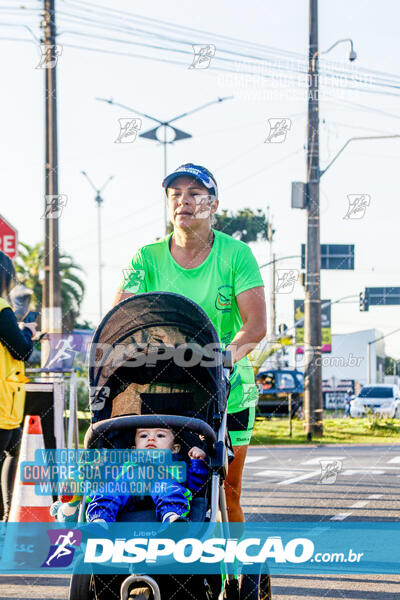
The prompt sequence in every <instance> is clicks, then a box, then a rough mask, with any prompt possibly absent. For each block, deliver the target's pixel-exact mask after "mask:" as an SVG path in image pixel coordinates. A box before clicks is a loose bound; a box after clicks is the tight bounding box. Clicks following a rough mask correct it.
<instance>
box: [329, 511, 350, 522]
mask: <svg viewBox="0 0 400 600" xmlns="http://www.w3.org/2000/svg"><path fill="white" fill-rule="evenodd" d="M350 515H351V512H347V513H338V514H337V515H334V516H333V517H331V519H330V520H331V521H344V519H347V517H349V516H350Z"/></svg>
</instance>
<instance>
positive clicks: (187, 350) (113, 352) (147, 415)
mask: <svg viewBox="0 0 400 600" xmlns="http://www.w3.org/2000/svg"><path fill="white" fill-rule="evenodd" d="M171 347H173V348H174V349H176V348H178V347H179V348H180V359H181V360H180V361H179V360H176V356H177V354H176V353H175V355H174V359H173V358H172V356H171V354H172V352H171ZM210 347H212V348H214V350H213V351H209V350H208V348H210ZM182 349H184V350H182ZM144 357H145V360H144ZM138 358H141V359H143V360H137V359H138ZM130 361H131V362H130ZM135 361H136V363H137V364H141V366H135ZM200 362H201V363H202V364H200ZM207 363H209V365H210V366H208V365H207ZM89 364H90V368H89V383H90V389H91V394H90V408H91V415H92V418H91V420H92V424H91V425H90V427H89V429H88V431H87V432H86V436H85V448H110V449H111V448H112V449H115V448H117V449H126V448H130V447H131V446H132V437H133V436H132V432H134V431H135V430H136V429H137V428H144V427H146V428H152V427H153V428H154V427H161V428H165V427H168V428H171V429H173V430H174V431H175V432H177V433H178V435H179V439H180V440H182V441H183V443H184V444H186V446H187V448H188V447H190V445H191V443H190V442H193V436H197V439H199V437H198V436H201V439H202V440H203V441H204V448H205V450H206V454H207V456H208V459H209V468H210V476H209V479H208V482H207V484H206V485H205V486H203V489H202V491H200V492H199V494H198V495H194V498H193V500H192V503H191V509H190V513H189V520H190V521H194V522H196V523H199V522H207V521H209V522H216V521H217V519H218V517H219V519H220V520H221V521H222V522H223V523H224V522H225V523H227V522H228V515H227V508H226V499H225V491H224V479H225V477H226V473H227V469H228V462H229V460H231V459H233V452H232V449H231V445H230V441H229V436H228V434H227V430H226V420H227V415H226V408H227V398H228V395H229V373H230V369H231V368H232V364H231V357H230V353H224V352H223V351H222V350H221V349H220V344H219V339H218V336H217V333H216V331H215V328H214V326H213V325H212V323H211V321H210V320H209V318H208V316H207V315H206V313H205V312H204V311H203V310H202V309H201V308H200V307H199V306H198V305H197V304H195V303H194V302H193V301H191V300H189V299H187V298H185V297H183V296H180V295H178V294H173V293H169V292H158V293H146V294H139V295H136V296H133V297H131V298H128V299H127V300H124V301H123V302H121V303H119V304H118V305H117V306H115V307H114V308H113V309H112V310H110V311H109V313H108V314H107V315H106V316H105V317H104V319H103V320H102V322H101V323H100V325H99V327H98V328H97V330H96V332H95V334H94V338H93V342H92V346H91V351H90V363H89ZM179 364H181V365H182V366H178V365H179ZM191 365H192V366H191ZM185 440H186V442H185ZM188 440H189V441H188ZM192 445H193V444H192ZM146 500H147V504H146V502H145V503H144V505H143V506H139V507H138V510H136V511H135V512H129V513H128V512H127V513H124V512H123V511H121V512H120V514H119V515H118V521H122V522H126V521H132V520H135V521H137V522H146V521H147V522H155V521H156V520H157V519H156V516H155V510H154V505H152V503H151V499H150V498H148V499H146ZM85 510H86V506H85V498H84V499H83V501H82V504H81V507H80V511H79V521H84V515H85ZM221 584H222V576H221V575H215V574H214V575H209V576H208V575H191V576H187V575H185V576H183V575H180V576H171V575H161V576H160V575H157V576H155V575H154V576H147V575H140V574H138V575H118V576H115V575H114V576H112V575H96V574H90V575H87V574H78V573H75V574H73V576H72V579H71V584H70V591H69V600H103V599H104V600H105V599H106V598H111V597H114V598H121V600H128V599H129V598H136V599H138V598H139V599H140V600H145V599H147V598H149V599H150V600H161V599H166V598H167V597H174V600H178V599H180V598H182V599H183V598H184V599H185V600H187V598H196V600H197V599H198V600H218V599H226V600H242V599H243V600H244V599H245V598H246V600H261V599H263V600H269V599H270V597H271V596H270V579H269V576H268V574H266V573H264V574H260V575H250V574H249V575H242V576H241V581H240V584H239V581H238V579H235V577H234V576H233V575H232V574H227V575H226V579H225V581H224V586H223V591H221V587H222V585H221ZM179 590H181V591H179ZM132 593H133V596H131V595H130V594H132Z"/></svg>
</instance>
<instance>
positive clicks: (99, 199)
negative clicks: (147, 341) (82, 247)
mask: <svg viewBox="0 0 400 600" xmlns="http://www.w3.org/2000/svg"><path fill="white" fill-rule="evenodd" d="M81 173H82V175H83V176H84V177H86V179H87V180H88V182H89V184H90V185H91V186H92V188H93V189H94V191H95V192H96V196H95V198H94V201H95V202H96V204H97V209H98V210H97V239H98V263H99V266H98V269H99V322H100V321H101V318H102V316H103V282H102V270H103V264H102V258H101V205H102V204H103V202H104V200H103V198H102V197H101V192H102V191H103V190H104V188H105V187H106V185H108V184H109V183H110V181H111V179H113V178H114V175H110V177H109V178H108V179H107V181H106V182H105V183H104V184H103V186H102V187H101V188H100V189H97V188H96V186H95V185H94V183H93V181H92V180H91V179H90V177H89V175H88V174H87V173H86V171H81Z"/></svg>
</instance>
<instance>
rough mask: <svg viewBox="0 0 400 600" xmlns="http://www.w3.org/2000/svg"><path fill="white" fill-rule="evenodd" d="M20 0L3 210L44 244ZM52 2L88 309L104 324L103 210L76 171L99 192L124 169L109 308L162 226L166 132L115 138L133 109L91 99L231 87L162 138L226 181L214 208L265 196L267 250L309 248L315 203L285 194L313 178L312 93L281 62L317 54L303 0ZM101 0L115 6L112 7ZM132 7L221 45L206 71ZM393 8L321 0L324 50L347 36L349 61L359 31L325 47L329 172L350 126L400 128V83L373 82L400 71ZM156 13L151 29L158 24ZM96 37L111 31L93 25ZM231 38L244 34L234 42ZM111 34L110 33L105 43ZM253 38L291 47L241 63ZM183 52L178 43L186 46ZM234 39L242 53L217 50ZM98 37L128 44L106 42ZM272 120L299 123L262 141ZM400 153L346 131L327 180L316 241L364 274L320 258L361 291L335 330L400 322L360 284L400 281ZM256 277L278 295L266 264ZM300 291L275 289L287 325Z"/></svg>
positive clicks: (31, 50) (337, 286)
mask: <svg viewBox="0 0 400 600" xmlns="http://www.w3.org/2000/svg"><path fill="white" fill-rule="evenodd" d="M21 4H22V3H15V2H11V0H3V2H2V6H1V7H0V20H1V22H0V25H1V28H0V45H1V48H2V54H3V57H7V60H3V61H2V63H1V66H0V69H1V81H2V94H1V100H0V102H1V111H0V120H1V121H0V126H1V131H2V143H1V148H0V152H1V177H0V198H1V199H0V214H1V215H2V216H4V217H5V218H6V219H7V220H8V221H9V222H10V223H12V224H13V225H14V226H15V227H16V228H17V230H18V234H19V239H20V240H21V241H24V242H26V243H29V244H34V243H37V242H39V241H40V240H42V239H43V236H44V220H43V212H44V71H43V69H38V68H36V67H37V65H38V63H39V60H40V48H39V44H38V42H37V41H35V39H34V37H33V35H34V36H36V38H37V39H38V38H39V36H40V30H39V21H40V11H39V9H40V6H41V3H40V2H38V1H36V0H28V1H27V2H24V3H23V6H25V7H26V8H25V9H18V7H19V6H20V5H21ZM10 7H11V8H10ZM56 7H57V11H58V14H57V29H58V34H59V35H58V40H57V42H58V43H59V44H60V45H61V46H62V54H61V56H60V57H59V60H58V65H57V81H58V138H59V182H60V183H59V193H62V194H65V195H66V198H67V203H66V206H65V208H64V210H63V214H62V216H61V218H60V247H61V250H63V251H65V252H68V253H69V254H71V255H72V256H73V257H74V259H75V261H76V262H77V263H79V264H80V265H81V266H82V268H83V269H84V280H85V283H86V287H87V291H86V295H85V299H84V302H83V306H82V316H83V318H87V319H88V320H89V321H91V322H92V323H93V324H97V323H98V322H99V309H98V269H97V252H98V248H97V208H96V204H95V202H94V192H93V190H92V189H91V188H90V186H89V184H88V182H87V180H85V178H84V177H83V176H82V174H81V171H82V170H85V171H86V172H87V173H88V174H89V175H90V177H91V178H92V179H93V181H94V182H95V183H96V186H98V187H101V186H102V185H103V183H104V182H105V181H106V180H107V179H108V177H109V176H110V175H113V176H114V179H113V180H112V181H111V182H110V183H109V184H108V185H107V187H106V188H105V190H104V193H103V198H104V204H103V207H102V249H103V265H104V266H103V315H104V314H105V312H106V311H107V310H108V309H109V308H110V307H111V304H112V300H113V296H114V294H115V291H116V289H117V288H118V286H119V283H120V281H121V279H122V270H123V269H124V268H126V267H127V266H128V264H129V261H130V259H131V257H132V255H133V254H134V252H135V251H136V249H137V248H139V247H140V246H142V245H143V244H146V243H149V242H151V241H154V240H155V239H156V238H157V237H160V236H161V235H163V233H164V223H163V212H164V196H163V193H162V188H161V182H162V179H163V155H162V147H161V145H160V144H157V143H155V142H152V141H149V140H147V139H143V138H137V139H136V140H135V141H134V142H133V143H129V144H127V143H115V140H116V139H117V138H118V134H119V124H118V119H121V118H128V117H132V116H135V115H133V114H132V113H130V112H129V111H127V110H125V109H122V108H118V107H115V106H111V105H109V104H106V103H104V102H100V101H98V100H96V98H113V99H114V101H115V102H119V103H121V104H125V105H127V106H130V107H132V108H133V109H136V110H138V111H140V112H144V113H146V114H148V115H151V116H154V117H156V118H158V119H160V120H164V119H170V118H172V117H174V116H176V115H179V114H181V113H183V112H186V111H189V110H192V109H194V108H196V107H198V106H201V105H203V104H206V103H207V102H212V101H213V100H216V99H217V98H218V97H226V96H234V98H233V99H230V100H226V101H224V102H222V103H218V104H215V105H212V106H209V107H207V108H205V109H204V110H201V111H199V112H196V113H195V114H193V115H190V116H188V117H185V118H183V119H181V120H179V121H177V122H176V126H177V127H179V128H180V129H183V130H184V131H186V132H188V133H190V134H191V135H192V136H193V137H192V138H190V139H188V140H183V141H179V142H176V143H175V144H172V145H169V146H168V170H173V169H175V168H176V167H177V166H179V165H180V164H182V163H185V162H195V163H199V164H204V165H205V166H206V167H207V168H209V169H210V170H211V171H212V172H213V173H214V174H215V176H216V178H217V182H218V185H219V191H220V208H221V209H228V210H233V211H236V210H238V209H240V208H244V207H250V208H252V209H257V208H260V209H262V210H264V211H266V210H267V207H269V210H270V214H271V215H272V218H273V226H274V228H275V229H276V234H275V240H274V244H273V252H274V253H275V254H276V255H277V256H278V257H285V256H292V255H295V256H297V255H299V254H300V245H301V243H304V242H305V239H306V215H305V211H302V210H299V209H292V208H291V203H290V194H291V182H292V181H305V177H306V168H305V144H306V124H307V90H306V88H305V87H304V86H303V87H301V86H295V85H293V84H292V83H289V84H288V79H287V78H288V77H295V76H296V75H294V74H293V73H291V74H290V73H289V75H288V72H286V71H284V70H282V69H281V67H282V65H284V64H285V63H284V60H283V59H284V58H285V55H284V54H283V52H287V53H297V54H298V58H299V60H300V61H301V60H303V61H304V60H305V59H306V57H307V45H308V2H307V1H306V0H280V2H275V1H272V0H262V1H261V0H259V1H258V0H251V1H250V2H247V3H246V5H245V7H244V5H243V4H242V3H239V2H228V1H227V0H220V1H219V2H218V3H215V2H211V0H203V2H202V3H201V4H196V5H193V8H191V7H190V5H189V4H188V3H186V2H185V3H184V2H182V1H178V0H169V1H168V2H161V1H159V0H153V2H151V3H149V2H144V1H142V0H136V1H135V2H130V1H128V0H125V1H122V0H113V1H111V0H110V1H107V0H99V2H98V3H96V2H91V1H89V0H87V1H86V2H76V1H75V0H64V1H62V0H57V2H56ZM79 7H80V8H79ZM101 7H103V8H101ZM194 7H195V9H194ZM9 8H10V9H9ZM31 9H34V10H31ZM107 9H108V15H109V17H107V13H106V12H104V11H105V10H107ZM111 10H112V11H114V12H113V13H112V12H111ZM84 11H85V12H84ZM115 11H125V13H129V14H130V15H131V16H132V17H134V16H135V18H136V21H135V24H134V23H133V21H129V19H128V17H127V15H125V17H123V19H124V21H125V23H126V27H128V26H131V27H134V28H135V31H130V32H129V33H128V32H127V31H123V30H122V29H121V28H120V29H118V30H116V29H114V30H111V29H110V27H111V26H112V24H113V23H115V21H113V17H114V16H115V15H116V14H119V13H116V12H115ZM82 16H83V17H85V19H86V20H85V19H83V20H82V18H81V17H82ZM122 16H123V15H122ZM128 16H129V15H128ZM77 17H80V18H77ZM137 17H146V18H152V19H157V20H159V21H164V22H168V23H171V24H173V25H175V26H176V25H178V26H179V27H180V28H182V30H181V31H180V30H178V31H176V30H175V33H172V37H173V38H181V37H183V35H184V33H185V39H186V41H190V43H191V44H214V45H215V47H216V50H215V57H214V58H212V59H211V62H210V65H209V67H208V68H207V69H198V68H195V69H190V68H188V67H189V66H190V65H191V63H192V60H193V50H192V49H191V48H190V46H184V50H185V51H184V52H182V51H181V52H175V53H174V52H166V51H165V40H164V39H163V38H160V37H154V36H150V35H149V33H145V32H143V30H146V31H149V30H150V26H149V22H148V21H145V20H144V19H142V20H140V19H137ZM399 17H400V5H399V3H398V2H397V0H382V1H381V2H371V1H367V0H353V1H352V2H351V3H349V2H348V1H346V0H336V1H335V2H333V1H332V0H320V3H319V45H320V49H321V50H324V49H327V48H329V47H330V46H331V45H332V44H333V43H334V42H335V41H336V40H340V39H344V38H352V39H353V41H354V49H355V50H356V52H357V55H358V57H357V60H356V61H355V62H354V63H351V64H350V63H349V61H348V60H347V59H346V55H347V52H348V44H345V43H342V44H339V45H338V46H337V47H336V48H335V49H333V50H332V52H330V54H329V63H328V62H327V61H328V57H327V58H324V59H323V58H322V57H321V61H320V63H321V64H320V67H321V73H322V75H321V79H320V81H321V93H320V99H321V102H320V153H321V168H324V166H326V165H327V164H328V163H329V161H330V160H331V159H332V158H333V157H334V156H335V154H336V153H337V152H338V151H339V149H340V148H341V147H342V146H343V144H344V143H345V142H346V141H347V140H348V139H349V138H350V137H353V136H377V135H395V134H397V133H400V111H399V109H398V106H399V105H398V99H396V96H395V94H396V92H397V90H396V89H394V88H389V87H387V88H379V92H382V91H383V92H384V93H368V92H367V91H366V90H367V89H373V90H375V92H376V91H377V88H371V85H370V82H371V71H372V70H373V71H379V72H381V73H382V72H384V73H391V74H396V73H398V60H397V57H398V55H399V45H400V42H399V37H398V22H399ZM88 19H89V20H88ZM90 19H92V20H93V19H97V20H101V21H102V22H103V25H102V26H101V27H98V28H94V27H91V25H93V22H92V21H90ZM153 24H154V26H156V25H157V23H156V22H155V21H153ZM27 26H29V27H30V31H29V30H28V28H27ZM188 28H192V30H201V31H203V32H204V33H200V32H198V31H192V32H191V31H189V30H188ZM139 29H140V30H141V31H140V32H139V31H138V30H139ZM158 31H159V33H160V31H161V30H158ZM165 31H167V30H164V32H165ZM31 32H32V33H31ZM170 33H171V32H170ZM93 35H97V36H102V38H101V39H99V38H93V37H90V36H93ZM221 36H227V37H229V38H233V39H234V40H233V41H232V42H229V44H228V42H227V41H226V43H225V42H224V40H222V38H221ZM107 37H108V38H113V39H112V40H110V39H104V38H107ZM122 39H125V40H126V39H129V41H130V42H131V44H130V45H126V44H125V45H124V44H121V40H122ZM235 40H236V41H237V43H236V42H235ZM238 40H241V41H244V42H246V44H239V41H238ZM143 44H151V45H153V46H158V48H148V47H147V48H145V47H143ZM255 44H259V45H264V46H267V47H268V48H269V49H270V51H271V54H270V55H269V56H273V55H274V54H273V52H274V50H273V49H280V50H281V52H280V53H279V54H276V55H275V56H276V60H275V63H274V65H273V67H275V68H273V69H271V65H270V64H269V66H268V65H267V64H266V63H264V64H263V65H262V66H258V67H257V68H256V67H254V68H253V69H250V71H251V74H250V75H247V76H245V75H243V74H241V71H243V70H244V67H243V59H242V58H240V57H239V56H238V54H239V53H240V52H242V53H245V54H246V55H251V56H254V55H259V54H260V52H261V46H255ZM79 46H81V47H79ZM82 46H85V47H86V49H82ZM174 47H179V48H181V49H182V45H181V46H176V44H175V46H174ZM223 47H224V48H225V49H226V48H228V49H229V50H230V51H231V52H232V53H233V54H231V55H227V54H226V53H223V52H222V49H223ZM87 48H92V50H89V49H87ZM101 49H103V50H107V51H108V52H110V51H113V52H115V51H119V52H121V53H125V55H121V54H119V55H118V54H111V53H107V54H106V53H103V52H100V51H99V50H101ZM264 50H265V48H264ZM235 53H236V54H235ZM127 54H131V56H128V55H127ZM133 55H136V56H133ZM139 55H141V56H139ZM218 55H219V56H220V57H224V58H226V57H227V56H229V57H230V60H231V61H234V62H228V61H226V62H225V63H224V62H223V61H222V60H216V57H218ZM144 56H145V57H147V58H144ZM287 56H288V57H292V58H293V57H294V55H292V54H290V55H289V54H287ZM324 61H325V62H324ZM176 63H180V64H176ZM257 64H258V65H260V62H258V63H257ZM324 64H325V65H327V66H329V64H330V65H333V64H334V65H336V66H337V67H338V68H340V69H342V70H343V69H345V70H346V71H347V72H348V73H350V72H352V73H353V74H354V78H358V79H359V80H360V81H359V82H358V83H357V84H354V85H353V86H350V88H351V89H346V88H345V87H343V85H344V84H343V82H340V81H338V80H337V81H336V80H335V82H333V81H332V80H331V79H328V78H326V77H325V78H324V75H323V74H324ZM218 66H219V67H221V66H222V67H224V66H229V68H230V69H231V70H232V71H233V72H231V73H227V72H224V71H221V70H220V69H218V68H217V67H218ZM294 68H295V61H293V63H292V70H293V69H294ZM247 70H249V69H247ZM271 73H275V74H276V75H275V78H274V79H273V80H270V79H269V80H268V79H267V77H265V75H267V76H268V75H271ZM399 76H400V74H398V75H397V77H399ZM268 81H269V83H267V82H268ZM267 86H269V87H267ZM355 88H356V89H355ZM392 94H393V95H392ZM269 119H288V120H289V121H287V123H289V122H290V129H289V130H288V132H287V135H286V138H285V140H284V141H282V142H281V143H268V142H267V143H266V142H265V140H266V138H267V136H268V133H269V124H268V123H269V122H268V120H269ZM154 126H155V123H154V122H153V121H151V120H149V119H146V118H143V119H142V129H141V131H142V132H143V131H147V130H149V129H152V128H153V127H154ZM399 149H400V140H399V139H388V140H386V139H385V140H368V141H357V142H353V143H352V144H350V145H349V147H348V148H346V150H345V151H344V152H343V154H342V155H341V156H340V157H339V158H338V159H337V161H336V162H335V163H334V165H332V167H331V168H330V169H329V171H328V172H327V173H326V174H325V175H324V176H323V177H322V180H321V192H320V193H321V243H331V244H332V243H343V244H355V269H354V271H345V270H341V271H331V270H329V271H328V270H324V271H322V274H321V297H322V298H330V299H332V300H337V299H339V298H342V297H344V296H348V295H353V296H354V299H352V300H351V301H350V303H338V304H335V305H334V306H332V330H333V332H334V333H346V332H350V331H355V330H360V329H367V328H371V327H375V328H376V329H378V330H379V331H381V332H382V333H384V334H387V333H390V332H391V331H393V330H394V329H396V327H397V323H398V319H397V317H398V315H399V311H400V307H399V306H393V307H385V306H382V307H372V308H370V310H369V312H365V313H363V312H360V311H359V307H358V294H359V292H360V291H362V290H363V289H364V288H365V287H366V286H368V287H369V286H372V287H373V286H399V285H400V282H399V267H398V252H397V244H398V239H399V218H398V217H399V208H398V202H399V193H398V172H397V168H398V156H399ZM352 194H366V195H367V197H368V198H369V206H367V208H366V210H365V215H364V216H363V218H361V219H345V218H344V217H345V215H346V214H347V211H348V206H349V202H348V195H352ZM251 247H252V250H253V252H254V254H255V256H256V258H257V260H258V262H259V264H260V265H262V264H264V263H265V262H268V260H269V257H270V251H271V250H270V248H269V245H268V244H267V243H266V242H260V243H255V244H252V245H251ZM278 265H279V268H282V269H289V268H293V269H300V263H299V259H298V258H294V259H287V260H282V261H280V263H278ZM262 273H263V276H264V281H265V285H266V289H267V291H268V292H269V289H270V279H269V277H270V275H269V272H268V269H266V268H264V269H263V270H262ZM296 298H299V299H301V298H304V291H303V288H302V287H301V286H300V283H296V285H295V286H294V289H293V290H292V291H291V292H290V293H285V294H284V293H279V294H277V322H278V323H286V324H288V325H289V326H290V325H292V324H293V300H294V299H296ZM385 342H386V351H387V353H388V354H390V355H393V356H394V357H395V358H398V359H399V358H400V332H398V333H395V334H394V335H393V336H390V337H388V338H387V339H386V340H385Z"/></svg>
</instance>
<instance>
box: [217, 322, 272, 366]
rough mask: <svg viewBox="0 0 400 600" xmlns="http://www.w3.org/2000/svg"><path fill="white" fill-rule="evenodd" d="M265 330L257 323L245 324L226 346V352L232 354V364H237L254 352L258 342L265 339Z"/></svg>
mask: <svg viewBox="0 0 400 600" xmlns="http://www.w3.org/2000/svg"><path fill="white" fill-rule="evenodd" d="M265 334H266V330H265V327H264V326H263V325H260V324H259V323H245V324H244V325H243V327H242V328H241V329H239V331H238V332H237V334H236V335H235V337H234V338H233V340H232V341H231V343H230V344H229V345H228V346H227V348H226V349H227V350H230V351H231V352H232V358H233V362H234V363H235V362H238V360H240V359H241V358H244V357H245V356H247V354H249V352H251V351H252V350H254V348H255V347H256V346H257V344H258V342H260V341H261V340H262V339H263V337H265Z"/></svg>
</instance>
